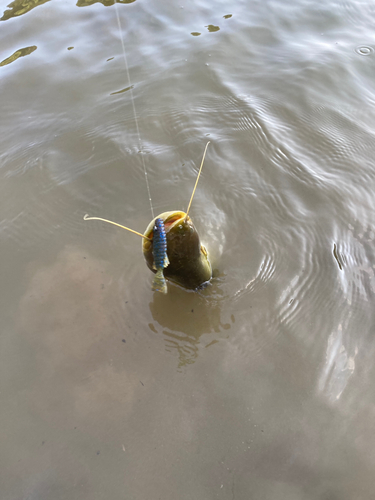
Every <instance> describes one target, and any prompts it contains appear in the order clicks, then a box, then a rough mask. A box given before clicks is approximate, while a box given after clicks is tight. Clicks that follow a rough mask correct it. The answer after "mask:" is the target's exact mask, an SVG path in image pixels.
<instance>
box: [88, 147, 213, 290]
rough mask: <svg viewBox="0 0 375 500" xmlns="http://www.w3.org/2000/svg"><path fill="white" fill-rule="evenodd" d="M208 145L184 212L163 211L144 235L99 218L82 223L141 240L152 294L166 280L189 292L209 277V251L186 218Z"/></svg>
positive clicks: (210, 270)
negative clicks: (112, 228)
mask: <svg viewBox="0 0 375 500" xmlns="http://www.w3.org/2000/svg"><path fill="white" fill-rule="evenodd" d="M208 145H209V142H207V144H206V147H205V150H204V154H203V158H202V163H201V166H200V169H199V172H198V176H197V179H196V182H195V186H194V189H193V194H192V195H191V198H190V202H189V206H188V209H187V211H186V213H185V212H182V211H178V210H176V211H172V212H164V213H162V214H160V215H158V216H157V217H155V218H154V219H153V220H152V221H151V222H150V223H149V225H148V226H147V229H146V231H145V232H144V234H141V233H139V232H137V231H134V230H133V229H130V228H128V227H125V226H122V225H121V224H117V223H116V222H112V221H110V220H107V219H102V218H101V217H89V216H88V215H85V216H84V220H102V221H104V222H109V223H110V224H114V225H115V226H118V227H121V228H123V229H126V230H128V231H131V232H132V233H135V234H137V235H138V236H141V237H142V238H143V241H142V251H143V255H144V257H145V259H146V264H147V266H148V268H149V269H151V271H152V272H153V273H155V274H156V276H155V278H154V281H153V285H152V289H153V290H155V291H159V292H162V293H166V292H167V284H166V280H165V278H166V279H168V280H169V281H171V282H173V283H176V284H177V285H180V286H182V287H184V288H187V289H190V290H196V289H197V288H200V287H202V286H204V285H205V284H206V283H207V282H208V281H210V279H211V278H212V268H211V263H210V261H209V258H208V252H207V250H206V248H205V246H204V245H202V243H201V241H200V238H199V234H198V232H197V230H196V228H195V226H194V224H193V221H192V220H191V218H190V217H189V215H188V214H189V210H190V207H191V203H192V201H193V197H194V193H195V190H196V188H197V185H198V180H199V177H200V174H201V171H202V167H203V162H204V158H205V156H206V151H207V146H208Z"/></svg>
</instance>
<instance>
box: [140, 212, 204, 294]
mask: <svg viewBox="0 0 375 500" xmlns="http://www.w3.org/2000/svg"><path fill="white" fill-rule="evenodd" d="M157 219H161V221H162V222H163V228H164V231H163V232H164V233H165V239H166V244H167V245H168V259H169V265H168V267H167V268H165V267H166V266H164V270H163V278H164V276H165V277H166V278H167V279H168V280H169V281H172V282H173V283H176V284H177V285H180V286H182V287H184V288H187V289H190V290H196V289H197V288H200V287H201V286H203V285H204V284H205V283H207V282H208V281H210V279H211V277H212V268H211V264H210V261H209V258H208V253H207V250H206V248H205V247H204V246H203V245H202V244H201V241H200V238H199V235H198V232H197V230H196V228H195V226H194V224H193V222H192V220H191V219H190V217H188V216H187V215H186V213H185V212H182V211H179V210H175V211H173V212H164V213H162V214H160V215H158V216H157V217H156V219H153V220H152V221H151V222H150V224H149V225H148V227H147V229H146V231H145V232H144V236H146V238H150V239H152V241H150V240H148V239H144V240H143V241H142V250H143V255H144V257H145V259H146V263H147V266H148V267H149V269H151V271H153V272H154V273H155V272H156V270H157V265H156V262H155V261H156V260H157V258H156V259H155V251H154V248H155V241H154V238H155V234H158V233H157V231H158V230H157V231H156V232H155V227H156V226H157V224H156V221H157ZM157 253H158V252H156V254H157Z"/></svg>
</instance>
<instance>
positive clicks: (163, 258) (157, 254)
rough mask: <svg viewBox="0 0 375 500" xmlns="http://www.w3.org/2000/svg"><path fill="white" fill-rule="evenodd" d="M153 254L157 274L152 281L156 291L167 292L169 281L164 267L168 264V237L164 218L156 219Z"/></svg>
mask: <svg viewBox="0 0 375 500" xmlns="http://www.w3.org/2000/svg"><path fill="white" fill-rule="evenodd" d="M152 240H153V243H152V255H153V257H154V263H153V268H154V269H155V270H156V275H155V278H154V281H153V283H152V289H153V290H154V291H158V292H162V293H167V282H166V281H165V278H164V269H165V268H166V267H167V266H168V264H169V260H168V255H167V237H166V234H165V227H164V222H163V220H162V219H161V218H160V217H158V218H156V219H155V221H154V229H153V238H152Z"/></svg>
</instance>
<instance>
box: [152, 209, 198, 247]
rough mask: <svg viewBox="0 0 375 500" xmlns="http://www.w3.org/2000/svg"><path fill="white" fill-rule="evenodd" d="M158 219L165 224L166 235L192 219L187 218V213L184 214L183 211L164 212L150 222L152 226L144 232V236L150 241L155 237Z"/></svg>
mask: <svg viewBox="0 0 375 500" xmlns="http://www.w3.org/2000/svg"><path fill="white" fill-rule="evenodd" d="M156 219H161V220H162V221H163V222H164V228H165V232H166V233H168V232H169V231H170V230H171V229H172V228H173V227H175V226H177V225H178V224H181V223H182V222H189V221H190V217H189V216H187V217H186V213H185V212H182V211H181V210H173V211H171V212H163V213H162V214H160V215H158V216H157V217H155V219H153V220H152V221H151V222H150V224H149V225H148V226H147V229H146V231H145V232H144V235H145V236H147V238H149V239H150V240H152V238H153V235H154V225H155V220H156Z"/></svg>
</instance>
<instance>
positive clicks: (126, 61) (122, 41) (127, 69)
mask: <svg viewBox="0 0 375 500" xmlns="http://www.w3.org/2000/svg"><path fill="white" fill-rule="evenodd" d="M115 9H116V17H117V24H118V29H119V32H120V38H121V45H122V53H123V55H124V62H125V69H126V74H127V76H128V82H129V91H130V97H131V101H132V105H133V113H134V120H135V125H136V127H137V134H138V142H139V150H140V152H141V158H142V165H143V171H144V174H145V178H146V186H147V193H148V199H149V202H150V207H151V214H152V218H153V219H154V218H155V215H154V208H153V206H152V200H151V192H150V185H149V183H148V175H147V169H146V164H145V160H144V158H143V148H142V141H141V134H140V133H139V126H138V119H137V113H136V110H135V103H134V97H133V89H132V84H131V80H130V73H129V66H128V60H127V58H126V50H125V44H124V38H123V36H122V27H121V21H120V15H119V12H118V7H117V0H115Z"/></svg>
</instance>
